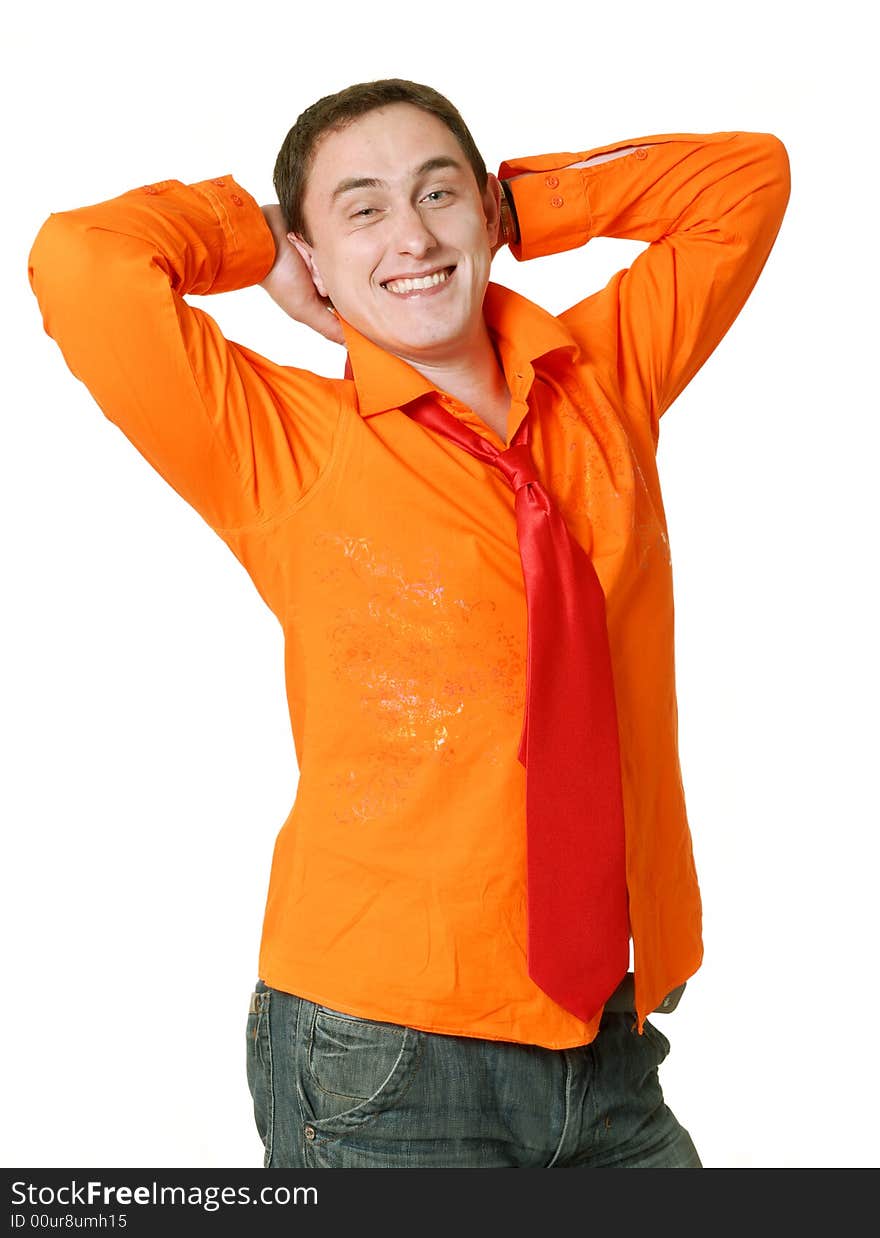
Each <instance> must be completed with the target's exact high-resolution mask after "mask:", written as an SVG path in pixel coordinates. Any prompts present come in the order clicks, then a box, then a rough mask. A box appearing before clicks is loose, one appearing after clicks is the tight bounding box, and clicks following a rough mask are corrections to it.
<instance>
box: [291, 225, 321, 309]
mask: <svg viewBox="0 0 880 1238" xmlns="http://www.w3.org/2000/svg"><path fill="white" fill-rule="evenodd" d="M287 239H288V241H290V243H291V245H293V247H294V248H295V249H296V251H297V253H298V254H299V256H300V257H301V258H302V260H303V262H304V263H305V264H306V267H307V269H308V272H309V274H310V275H311V277H312V283H313V284H314V285H315V287H316V288H317V290H318V295H319V296H321V297H326V296H329V295H330V294H329V293H328V292H327V288H326V286H325V284H324V281H323V279H322V278H321V272H320V271H319V270H318V265H317V263H316V262H315V251H314V249H313V248H312V246H311V245H310V244H309V243H308V241H304V240H303V239H302V237H301V236H297V234H296V233H295V232H288V234H287Z"/></svg>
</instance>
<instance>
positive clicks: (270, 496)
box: [29, 79, 789, 1168]
mask: <svg viewBox="0 0 880 1238" xmlns="http://www.w3.org/2000/svg"><path fill="white" fill-rule="evenodd" d="M275 187H276V191H277V193H278V197H279V202H278V203H277V204H271V205H267V206H265V207H263V208H261V207H259V206H258V205H257V204H256V202H255V201H254V200H253V198H252V197H251V196H250V195H249V194H248V193H247V192H246V191H245V190H244V189H243V188H242V187H241V186H240V185H238V184H237V183H236V182H235V180H234V179H233V178H232V177H231V176H229V175H227V176H221V177H218V178H216V179H215V180H211V181H203V182H199V183H198V184H194V185H184V184H182V183H181V182H179V181H174V180H169V181H164V182H161V183H158V184H155V185H147V186H143V187H141V188H139V189H135V190H131V191H129V192H128V193H125V194H122V195H121V196H120V197H118V198H114V199H112V200H110V201H108V202H104V203H99V204H97V205H94V206H89V207H83V208H81V209H79V210H74V211H68V212H63V213H59V214H54V215H52V216H50V218H49V220H47V221H46V223H45V224H44V225H43V227H42V229H41V230H40V232H39V234H38V236H37V238H36V240H35V242H34V246H33V249H32V252H31V255H30V267H29V274H30V279H31V283H32V287H33V289H34V292H35V294H36V296H37V298H38V300H39V304H40V307H41V310H42V313H43V318H44V325H45V328H46V330H47V332H48V333H49V334H50V335H52V336H53V338H54V339H55V340H56V341H57V342H58V344H59V345H60V347H61V349H62V352H63V354H64V356H65V359H66V361H67V363H68V365H69V367H70V369H71V370H72V371H73V373H74V374H75V375H77V377H79V378H80V379H82V381H84V382H85V383H86V384H87V385H88V387H89V389H90V390H91V392H92V393H93V395H94V396H95V399H96V400H97V401H98V403H99V405H100V406H101V408H102V409H103V411H104V412H105V414H106V415H107V416H108V417H109V418H110V419H111V420H113V421H114V422H115V423H116V424H117V425H118V426H119V427H120V428H121V429H122V430H123V432H124V433H125V434H126V435H127V436H128V437H129V438H130V439H131V441H132V442H133V443H134V444H135V446H136V447H137V448H138V450H139V451H141V452H142V453H143V455H144V456H145V457H146V458H147V459H148V460H149V461H150V463H151V464H152V465H153V467H154V468H156V469H157V470H158V471H159V472H160V473H161V474H162V475H163V476H164V477H165V478H166V479H167V480H168V482H169V483H170V484H171V485H172V486H174V487H175V489H176V490H177V491H178V492H179V493H180V494H181V495H182V496H183V497H184V498H185V499H186V500H187V501H188V502H190V503H191V504H192V506H193V507H195V509H196V510H197V511H198V512H199V513H200V514H201V515H202V516H203V517H204V519H205V520H206V521H207V522H208V523H209V524H210V525H211V527H212V528H213V529H214V530H215V531H216V532H217V533H218V534H219V536H221V537H222V538H223V540H224V541H225V542H226V544H227V545H228V546H229V547H230V549H231V550H232V552H233V553H234V554H235V555H236V556H237V558H238V559H239V560H240V561H241V562H242V564H243V565H244V566H245V568H246V569H247V571H248V572H249V573H250V575H251V577H252V578H253V580H254V583H255V585H256V587H257V589H258V590H259V591H260V594H261V596H262V597H263V598H264V600H265V601H266V603H267V605H269V606H270V608H271V609H272V610H273V612H274V613H275V614H276V615H277V617H278V618H279V621H280V622H281V624H282V626H283V628H284V632H285V642H286V645H285V647H286V679H287V689H288V697H289V702H290V711H291V723H292V728H293V736H294V742H295V746H296V753H297V759H298V763H299V768H300V779H299V786H298V790H297V796H296V802H295V804H294V806H293V808H292V810H291V813H290V815H289V817H288V819H287V821H286V822H285V823H284V826H283V827H282V829H281V831H280V833H279V835H278V839H277V842H276V846H275V852H274V856H273V864H272V872H271V877H270V885H269V892H268V899H267V904H266V913H265V920H264V925H263V936H262V943H261V949H260V958H259V969H258V970H259V977H260V978H259V980H258V981H257V984H256V987H255V990H254V992H253V994H252V996H251V1005H250V1010H249V1013H248V1019H247V1050H248V1057H247V1070H248V1080H249V1086H250V1089H251V1093H252V1096H253V1101H254V1112H255V1117H256V1121H257V1126H258V1129H259V1132H260V1135H261V1138H262V1140H263V1144H264V1150H265V1155H264V1165H265V1166H266V1167H273V1168H274V1167H305V1168H319V1167H329V1168H350V1167H351V1168H364V1167H385V1168H389V1167H395V1166H403V1167H497V1168H502V1167H517V1168H539V1167H544V1168H550V1167H558V1168H563V1167H605V1166H612V1167H620V1168H641V1167H668V1168H686V1167H699V1165H700V1160H699V1157H698V1155H697V1152H696V1149H695V1148H694V1145H693V1143H692V1141H691V1139H690V1136H689V1135H688V1133H687V1131H685V1130H684V1128H683V1127H682V1126H681V1125H680V1124H679V1123H678V1122H677V1120H676V1119H675V1117H674V1116H673V1115H672V1113H671V1112H670V1110H669V1109H668V1107H667V1106H666V1105H665V1104H664V1102H663V1096H662V1091H661V1089H660V1085H659V1079H658V1067H659V1065H660V1063H661V1062H662V1061H663V1059H664V1058H665V1056H666V1054H667V1052H668V1050H669V1042H668V1040H667V1039H666V1037H665V1036H664V1035H663V1034H662V1032H660V1031H659V1029H657V1028H656V1027H655V1026H654V1025H653V1024H652V1023H651V1022H650V1021H649V1019H648V1018H647V1016H648V1015H649V1014H650V1013H651V1012H653V1011H654V1010H656V1009H661V1010H663V1009H667V1010H668V1009H671V1008H672V1007H674V1005H675V1003H676V1001H677V997H678V995H679V994H680V992H681V989H682V988H683V986H684V983H685V982H686V981H687V979H688V978H689V977H690V976H692V975H693V974H694V972H695V971H696V970H697V969H698V967H699V966H700V963H701V959H702V946H701V924H700V899H699V890H698V886H697V880H696V875H695V871H694V865H693V858H692V850H691V841H690V833H689V827H688V822H687V817H686V812H685V804H684V793H683V789H682V785H681V777H680V769H679V762H678V752H677V712H676V700H675V687H674V673H673V605H672V585H671V566H670V558H669V547H668V540H667V535H666V527H665V517H664V512H663V503H662V497H661V492H660V485H659V479H658V475H657V469H656V447H657V441H658V431H659V421H660V418H661V416H662V414H663V413H664V412H665V411H666V410H667V409H668V408H669V406H670V405H671V404H672V402H673V401H674V400H675V398H676V396H677V395H678V394H679V393H680V392H681V390H682V389H683V388H684V387H685V386H686V384H687V383H688V382H689V381H690V379H691V378H692V377H693V375H694V374H695V373H696V371H697V370H698V369H699V367H700V366H701V365H702V364H703V362H704V361H705V360H706V358H707V357H708V356H709V355H710V354H711V352H712V351H713V349H714V348H715V346H716V345H717V344H718V342H719V341H720V339H721V338H722V337H723V335H724V334H725V332H726V331H727V329H728V328H729V326H730V324H731V323H732V322H733V320H734V318H735V317H736V315H737V313H738V312H739V310H740V309H741V307H742V305H743V304H744V302H745V300H746V299H747V297H748V295H749V293H750V291H751V289H752V287H753V286H754V283H755V281H756V280H757V278H758V276H759V274H760V272H761V270H762V268H763V266H764V263H765V262H766V260H767V257H768V255H769V253H770V250H771V248H772V245H773V242H774V240H775V237H776V235H777V232H778V229H779V226H780V224H781V220H782V217H783V214H784V211H785V207H786V203H787V200H788V193H789V173H788V159H787V155H786V152H785V148H784V146H783V145H782V143H781V142H780V141H779V140H778V139H777V138H775V137H773V136H772V135H770V134H762V133H734V132H723V133H715V134H708V135H699V134H661V135H654V136H651V137H644V138H636V139H632V140H630V141H626V142H617V143H614V144H611V145H609V146H604V147H598V148H595V149H593V150H589V151H582V152H578V153H574V154H550V155H543V156H538V157H534V158H529V159H517V160H511V161H508V162H505V163H503V164H502V165H501V168H500V169H499V175H498V177H495V176H492V175H490V174H487V172H486V169H485V165H484V163H483V160H482V158H481V157H480V155H479V152H478V151H477V148H476V146H475V145H474V143H473V139H472V137H471V135H470V133H469V131H468V130H467V128H466V126H465V125H464V122H463V121H462V119H461V117H460V116H459V114H458V112H457V111H456V110H455V108H453V107H452V105H451V104H450V103H449V102H448V100H446V99H445V98H443V96H442V95H439V94H437V92H436V91H434V90H432V89H430V88H428V87H426V86H420V85H417V84H415V83H411V82H405V81H401V80H398V79H392V80H389V81H382V82H375V83H365V84H361V85H357V86H353V87H350V88H349V89H347V90H344V91H341V92H339V93H338V94H337V95H333V96H328V97H327V98H325V99H322V100H319V101H318V102H317V103H316V104H314V105H313V106H312V107H311V108H309V109H307V110H306V112H304V113H303V115H302V116H301V117H300V118H299V119H298V121H297V123H296V125H294V127H293V129H291V131H290V133H289V134H288V136H287V138H286V139H285V142H284V144H283V146H282V149H281V151H280V153H279V156H278V160H277V163H276V168H275ZM593 236H619V237H629V238H635V239H638V240H644V241H648V242H650V244H649V246H648V248H647V249H646V250H645V251H644V252H643V253H642V254H640V255H639V257H638V258H637V259H636V261H635V262H634V263H633V264H632V266H631V267H630V268H629V269H628V270H624V271H620V272H618V273H617V275H615V276H614V277H613V278H612V279H611V280H610V281H609V283H608V284H607V286H606V287H605V288H604V289H603V290H601V291H600V292H597V293H595V294H593V295H592V296H589V297H587V298H586V299H585V300H583V301H581V302H579V303H578V304H577V305H575V306H573V307H572V308H571V309H569V310H567V311H566V312H565V313H563V314H561V315H559V316H558V317H554V316H552V315H550V314H549V313H547V312H545V311H544V310H542V309H540V308H539V307H538V306H536V305H534V304H533V303H531V302H530V301H528V300H526V299H525V298H523V297H521V296H519V295H517V294H515V293H513V292H512V291H510V290H508V289H506V288H503V287H501V286H499V285H497V284H494V283H492V282H490V280H489V274H490V266H491V260H492V257H493V255H494V253H495V252H496V251H497V249H498V247H499V246H500V245H502V244H508V245H509V246H510V248H511V250H512V252H513V253H514V255H515V256H516V257H517V258H518V259H521V260H524V259H528V258H534V257H539V256H541V255H543V254H548V253H554V252H560V251H562V250H566V249H571V248H574V247H576V246H578V245H581V244H584V243H586V242H587V241H588V240H589V239H590V238H591V237H593ZM254 283H261V284H262V286H263V287H264V288H265V289H266V290H267V291H268V292H269V293H270V295H271V296H272V297H273V298H274V299H275V300H276V301H277V302H278V303H279V304H280V305H282V306H283V308H284V309H285V310H286V312H287V313H288V314H290V315H291V316H292V317H294V318H296V319H298V320H299V321H302V322H304V323H307V324H309V325H310V326H312V327H314V328H315V329H316V330H318V331H320V332H321V333H322V334H324V335H325V336H327V337H328V338H330V339H333V340H336V341H338V342H339V343H341V344H344V346H345V348H346V350H347V354H348V360H347V364H346V375H345V377H344V378H339V379H328V378H324V377H322V376H319V375H316V374H313V373H310V372H308V371H305V370H301V369H297V368H294V367H288V366H280V365H277V364H275V363H273V362H271V361H269V360H267V359H266V358H265V357H262V356H260V355H259V354H257V353H255V352H253V351H252V350H250V349H248V348H246V347H244V346H242V345H239V344H236V343H234V342H232V341H229V340H227V339H225V338H224V337H223V335H222V333H221V332H220V330H219V328H218V327H217V324H216V323H215V322H214V321H213V319H211V318H210V317H209V316H208V315H207V314H205V313H203V312H202V311H200V310H197V309H195V308H193V307H191V306H189V305H188V304H187V303H186V301H185V300H184V299H183V298H184V295H185V294H186V293H197V294H204V293H212V292H221V291H228V290H231V289H235V288H240V287H245V286H248V285H252V284H254ZM554 642H557V643H556V646H555V648H554ZM603 668H604V669H603ZM606 672H607V673H606ZM590 676H594V678H590ZM612 688H613V691H612ZM591 883H592V884H591ZM584 891H592V893H591V894H589V896H587V895H585V893H584ZM630 938H631V940H632V951H633V958H634V987H633V983H632V977H630V976H628V975H627V974H626V972H627V958H628V950H629V942H630ZM621 951H623V954H621Z"/></svg>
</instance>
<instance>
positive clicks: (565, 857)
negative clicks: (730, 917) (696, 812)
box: [404, 400, 629, 1022]
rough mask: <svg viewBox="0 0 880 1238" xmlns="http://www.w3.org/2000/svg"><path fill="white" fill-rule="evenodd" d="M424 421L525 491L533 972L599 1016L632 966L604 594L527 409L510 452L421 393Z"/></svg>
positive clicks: (524, 753)
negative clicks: (551, 478)
mask: <svg viewBox="0 0 880 1238" xmlns="http://www.w3.org/2000/svg"><path fill="white" fill-rule="evenodd" d="M404 411H406V412H407V413H408V414H409V415H410V416H411V417H412V418H413V420H414V421H418V422H420V423H421V424H422V425H424V426H427V427H428V428H429V429H431V430H436V432H437V433H438V434H442V435H445V437H446V438H449V439H452V440H453V442H455V443H458V445H459V446H460V447H463V448H464V449H465V451H468V452H470V454H471V455H473V456H477V457H478V458H479V459H481V460H485V461H486V463H487V464H493V465H495V466H496V467H497V468H499V469H500V470H501V472H502V473H503V474H504V476H505V477H506V478H507V481H508V482H509V483H510V485H511V486H512V488H513V490H514V502H515V510H516V529H517V537H518V539H519V553H520V559H521V561H522V569H523V578H524V581H525V590H526V604H527V612H528V661H527V672H526V674H527V680H526V707H525V718H524V721H523V729H522V735H521V737H520V743H519V750H518V753H517V756H518V757H519V760H520V761H521V762H522V763H523V765H524V766H525V767H526V821H527V878H528V969H529V975H530V976H531V978H532V980H534V981H535V983H536V984H537V985H539V986H540V987H541V988H542V989H543V990H544V991H545V993H547V994H548V995H549V996H550V997H552V998H553V1000H554V1001H556V1002H558V1003H559V1005H560V1006H564V1007H565V1008H566V1009H567V1010H570V1011H571V1012H572V1013H573V1014H576V1015H577V1016H578V1018H580V1019H583V1020H584V1021H585V1022H589V1021H590V1020H591V1019H592V1018H593V1017H594V1016H595V1015H596V1014H598V1013H599V1010H600V1009H601V1007H602V1005H603V1003H604V1002H605V1001H606V999H607V998H608V997H610V995H611V993H612V992H613V990H614V989H615V988H616V987H617V985H618V983H619V982H620V981H621V980H622V978H623V976H624V975H625V973H626V970H627V967H628V965H629V913H628V906H627V893H626V861H625V845H624V823H623V791H622V788H621V781H620V749H619V740H618V732H617V709H616V705H615V699H614V680H613V676H612V669H611V653H610V649H609V644H608V629H607V626H606V621H605V595H604V593H603V592H602V586H601V584H600V582H599V578H598V576H597V575H596V570H595V568H594V567H593V564H592V562H591V560H590V558H589V556H588V555H587V554H586V552H585V551H584V549H583V547H582V546H581V545H580V544H579V543H578V542H577V541H576V540H575V539H574V538H573V537H572V536H571V534H570V533H569V531H568V528H567V526H566V524H565V520H564V519H563V517H562V514H561V513H560V512H559V510H558V509H557V508H556V507H555V506H554V504H553V503H552V502H551V500H550V498H549V496H548V494H547V491H546V490H545V489H544V487H543V486H542V485H541V482H540V480H539V479H538V475H537V472H536V470H535V462H534V460H533V459H532V454H531V451H530V450H529V446H528V435H529V415H528V414H527V415H526V416H525V417H524V418H523V421H522V423H521V424H520V426H519V429H518V430H517V432H516V434H515V435H514V437H513V441H512V443H511V445H510V446H509V447H508V448H506V450H504V451H499V450H498V449H497V448H496V447H494V446H493V445H492V444H491V443H490V442H489V441H488V440H487V439H484V438H482V437H481V436H480V435H479V434H477V433H475V431H473V430H471V429H469V428H468V427H467V426H466V425H464V424H463V423H462V422H460V421H459V420H458V418H456V417H454V416H453V415H452V413H450V412H448V411H447V410H446V409H444V408H441V407H440V406H439V405H438V404H437V403H436V402H435V401H428V400H423V401H420V402H418V403H413V404H410V405H409V406H407V407H406V409H405V410H404Z"/></svg>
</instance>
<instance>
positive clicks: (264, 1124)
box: [247, 981, 274, 1169]
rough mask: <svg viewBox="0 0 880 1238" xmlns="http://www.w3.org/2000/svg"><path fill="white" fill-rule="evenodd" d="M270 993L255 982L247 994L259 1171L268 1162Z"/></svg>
mask: <svg viewBox="0 0 880 1238" xmlns="http://www.w3.org/2000/svg"><path fill="white" fill-rule="evenodd" d="M271 998H272V993H271V990H269V989H267V988H266V986H265V985H264V984H263V983H262V981H258V982H257V985H256V987H255V988H254V991H253V993H251V999H250V1006H249V1007H248V1016H247V1081H248V1088H249V1089H250V1093H251V1099H252V1100H253V1104H254V1121H255V1122H256V1124H257V1131H258V1133H259V1136H260V1139H261V1140H262V1142H263V1148H264V1149H265V1154H264V1156H263V1168H264V1169H265V1168H268V1166H269V1162H270V1160H271V1159H272V1133H273V1125H274V1124H273V1117H274V1114H273V1096H274V1090H273V1086H272V1039H271V1036H270V1034H269V1033H270V1028H269V1018H270V1015H269V1007H270V1004H271Z"/></svg>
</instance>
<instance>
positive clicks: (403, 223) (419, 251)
mask: <svg viewBox="0 0 880 1238" xmlns="http://www.w3.org/2000/svg"><path fill="white" fill-rule="evenodd" d="M394 243H395V246H396V248H397V252H398V253H399V254H413V255H414V256H415V257H421V256H423V255H424V254H426V253H428V252H429V251H430V250H431V249H433V248H434V246H435V245H436V244H437V240H436V237H435V236H434V234H433V232H432V231H431V230H430V228H429V227H428V226H427V224H426V223H425V219H424V216H423V215H422V213H421V211H419V209H418V207H416V206H413V205H412V203H409V202H407V203H406V204H405V205H401V206H400V207H399V208H398V209H397V211H396V212H395V217H394Z"/></svg>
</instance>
